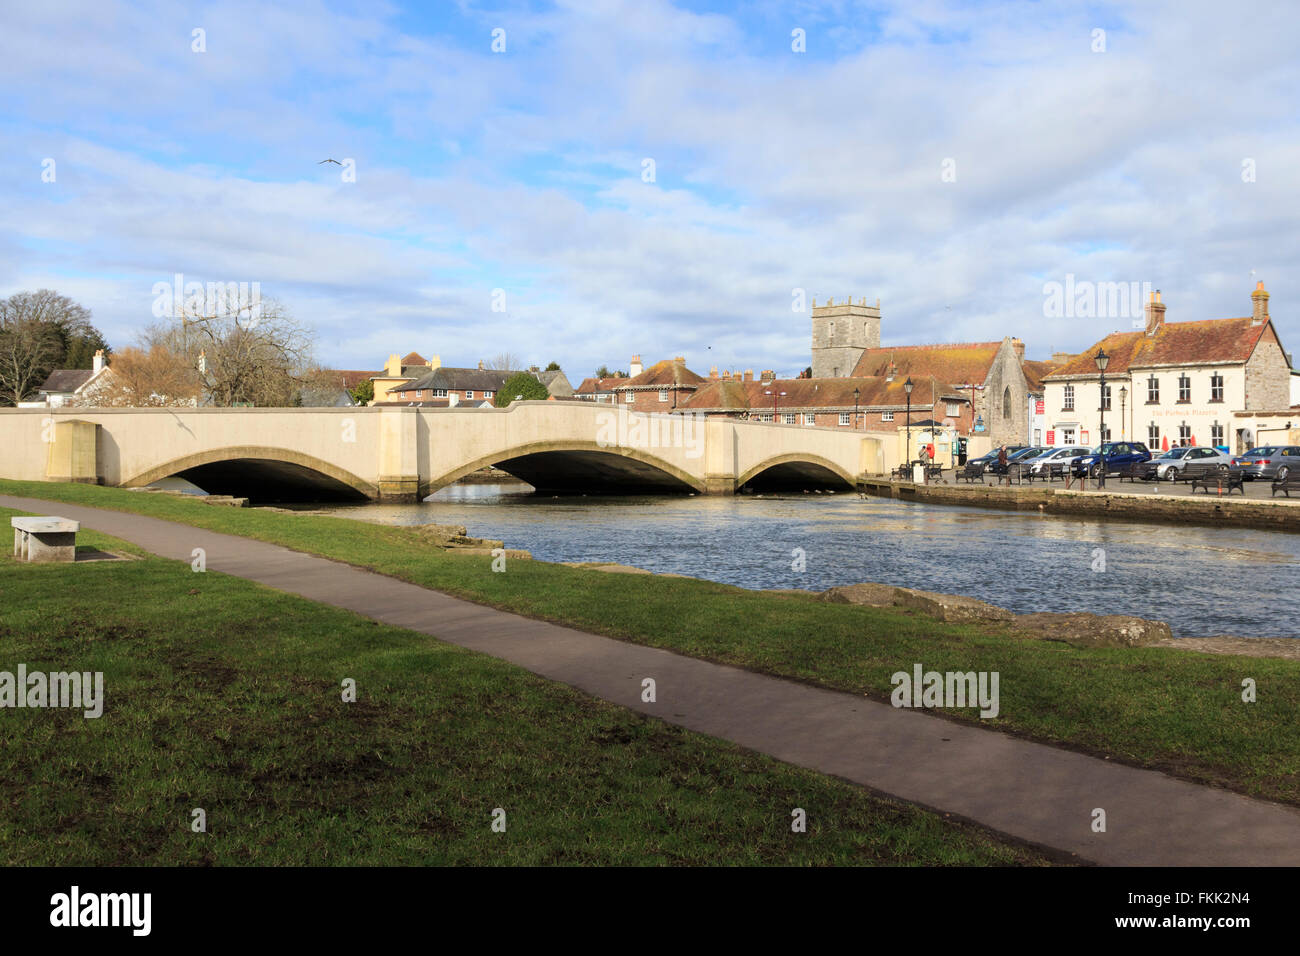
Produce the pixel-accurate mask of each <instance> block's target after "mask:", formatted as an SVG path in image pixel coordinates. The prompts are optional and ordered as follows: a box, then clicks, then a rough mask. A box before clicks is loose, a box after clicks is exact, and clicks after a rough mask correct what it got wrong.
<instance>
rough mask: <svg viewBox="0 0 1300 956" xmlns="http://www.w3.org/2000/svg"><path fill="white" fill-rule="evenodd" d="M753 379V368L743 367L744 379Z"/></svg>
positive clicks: (748, 380)
mask: <svg viewBox="0 0 1300 956" xmlns="http://www.w3.org/2000/svg"><path fill="white" fill-rule="evenodd" d="M753 380H754V370H753V369H752V368H747V369H745V381H746V382H752V381H753Z"/></svg>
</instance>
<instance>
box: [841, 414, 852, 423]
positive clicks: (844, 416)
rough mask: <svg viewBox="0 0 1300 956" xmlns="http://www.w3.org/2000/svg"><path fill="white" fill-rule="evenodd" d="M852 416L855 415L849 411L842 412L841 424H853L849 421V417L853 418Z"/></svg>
mask: <svg viewBox="0 0 1300 956" xmlns="http://www.w3.org/2000/svg"><path fill="white" fill-rule="evenodd" d="M852 417H853V416H852V415H850V414H849V413H848V412H840V424H841V425H849V424H852V423H851V422H850V421H849V419H850V418H852Z"/></svg>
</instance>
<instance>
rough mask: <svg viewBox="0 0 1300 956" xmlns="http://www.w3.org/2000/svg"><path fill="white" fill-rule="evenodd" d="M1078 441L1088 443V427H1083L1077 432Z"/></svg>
mask: <svg viewBox="0 0 1300 956" xmlns="http://www.w3.org/2000/svg"><path fill="white" fill-rule="evenodd" d="M1079 441H1081V442H1083V444H1085V445H1086V444H1088V429H1086V428H1085V429H1084V430H1083V431H1081V432H1080V433H1079Z"/></svg>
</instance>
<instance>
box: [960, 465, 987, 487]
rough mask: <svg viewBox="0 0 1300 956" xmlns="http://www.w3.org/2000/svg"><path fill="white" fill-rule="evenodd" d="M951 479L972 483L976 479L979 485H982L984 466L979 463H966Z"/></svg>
mask: <svg viewBox="0 0 1300 956" xmlns="http://www.w3.org/2000/svg"><path fill="white" fill-rule="evenodd" d="M953 477H954V478H955V479H956V480H957V481H963V480H964V481H969V482H972V483H973V482H974V481H975V479H976V478H978V479H979V482H980V484H984V465H983V464H982V463H980V462H974V461H968V462H966V464H964V465H962V466H961V470H960V471H958V472H957V473H956V474H955V475H954V476H953Z"/></svg>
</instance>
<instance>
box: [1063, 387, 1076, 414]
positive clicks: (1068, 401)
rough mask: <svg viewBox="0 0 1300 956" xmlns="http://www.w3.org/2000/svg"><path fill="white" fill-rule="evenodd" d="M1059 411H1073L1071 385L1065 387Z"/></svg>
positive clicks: (1072, 390) (1072, 388)
mask: <svg viewBox="0 0 1300 956" xmlns="http://www.w3.org/2000/svg"><path fill="white" fill-rule="evenodd" d="M1061 411H1063V412H1072V411H1074V386H1073V385H1067V386H1065V397H1064V399H1063V400H1062V401H1061Z"/></svg>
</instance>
